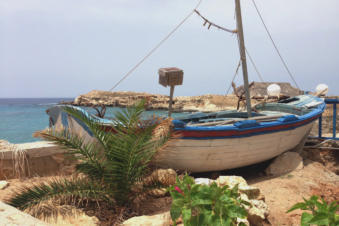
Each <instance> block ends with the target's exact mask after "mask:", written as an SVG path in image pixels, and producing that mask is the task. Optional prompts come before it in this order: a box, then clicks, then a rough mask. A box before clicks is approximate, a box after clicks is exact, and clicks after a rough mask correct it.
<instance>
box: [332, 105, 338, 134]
mask: <svg viewBox="0 0 339 226" xmlns="http://www.w3.org/2000/svg"><path fill="white" fill-rule="evenodd" d="M336 127H337V103H334V104H333V138H335V137H336V135H337V131H336V130H337V128H336Z"/></svg>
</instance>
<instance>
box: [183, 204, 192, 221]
mask: <svg viewBox="0 0 339 226" xmlns="http://www.w3.org/2000/svg"><path fill="white" fill-rule="evenodd" d="M191 217H192V210H191V209H188V208H183V209H182V219H183V221H184V224H185V225H186V224H187V222H189V221H190V220H191Z"/></svg>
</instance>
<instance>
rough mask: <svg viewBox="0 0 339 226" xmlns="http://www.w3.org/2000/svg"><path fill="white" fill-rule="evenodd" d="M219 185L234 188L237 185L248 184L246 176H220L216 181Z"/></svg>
mask: <svg viewBox="0 0 339 226" xmlns="http://www.w3.org/2000/svg"><path fill="white" fill-rule="evenodd" d="M215 182H216V183H217V185H218V186H220V187H223V186H226V185H227V186H229V187H230V188H233V187H234V186H235V185H238V186H239V187H240V186H248V185H247V182H246V180H245V179H244V178H242V177H238V176H220V177H218V179H216V181H215Z"/></svg>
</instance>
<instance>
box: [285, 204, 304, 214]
mask: <svg viewBox="0 0 339 226" xmlns="http://www.w3.org/2000/svg"><path fill="white" fill-rule="evenodd" d="M296 209H302V210H307V204H306V203H304V202H299V203H297V204H294V205H293V206H292V207H291V209H289V210H287V212H286V213H289V212H292V211H293V210H296Z"/></svg>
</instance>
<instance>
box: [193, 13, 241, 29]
mask: <svg viewBox="0 0 339 226" xmlns="http://www.w3.org/2000/svg"><path fill="white" fill-rule="evenodd" d="M194 12H195V13H196V14H198V16H200V17H201V18H202V19H203V20H204V21H205V22H204V24H203V26H205V25H206V24H208V27H207V28H208V29H210V28H211V26H213V27H216V28H218V29H220V30H223V31H227V32H230V33H233V34H234V33H237V30H231V29H228V28H224V27H221V26H219V25H217V24H215V23H213V22H211V21H209V20H208V19H207V18H206V17H204V16H203V15H201V14H200V13H199V11H198V10H194Z"/></svg>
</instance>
